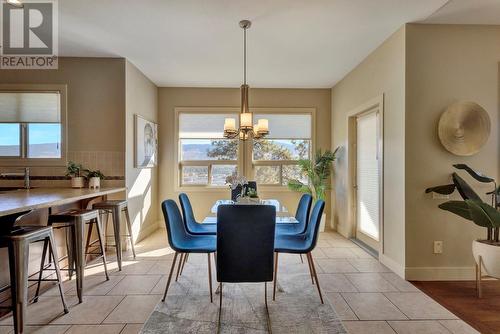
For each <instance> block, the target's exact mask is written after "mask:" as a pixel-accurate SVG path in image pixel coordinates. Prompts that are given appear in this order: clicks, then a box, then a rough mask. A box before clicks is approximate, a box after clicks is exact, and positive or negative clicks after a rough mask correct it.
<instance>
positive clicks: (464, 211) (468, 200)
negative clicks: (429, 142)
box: [425, 164, 500, 297]
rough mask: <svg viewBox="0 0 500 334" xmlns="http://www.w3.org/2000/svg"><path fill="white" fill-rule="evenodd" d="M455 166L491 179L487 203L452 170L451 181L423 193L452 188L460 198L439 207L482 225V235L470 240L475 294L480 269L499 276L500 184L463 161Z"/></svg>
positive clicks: (447, 192) (444, 192)
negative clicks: (475, 279)
mask: <svg viewBox="0 0 500 334" xmlns="http://www.w3.org/2000/svg"><path fill="white" fill-rule="evenodd" d="M453 167H455V168H456V169H460V170H465V171H466V172H467V173H469V175H470V176H472V177H473V178H474V179H475V180H476V181H478V182H481V183H491V184H492V185H493V190H492V191H491V192H488V193H487V195H491V204H490V203H486V202H484V201H483V200H482V199H481V197H480V196H479V195H478V194H477V193H476V192H475V191H474V190H473V189H472V187H471V186H470V185H469V184H468V183H467V182H465V180H464V179H462V178H461V177H460V176H459V175H458V174H457V173H456V172H455V173H453V174H452V175H451V178H452V180H453V183H452V184H446V185H442V186H437V187H432V188H428V189H426V191H425V192H426V193H431V192H433V193H438V194H441V195H451V194H452V193H453V192H455V190H457V191H458V193H459V194H460V196H461V197H462V199H463V200H462V201H457V200H451V201H447V202H445V203H442V204H440V205H439V208H440V209H442V210H446V211H449V212H451V213H454V214H456V215H458V216H460V217H462V218H465V219H467V220H470V221H472V222H474V223H475V224H476V225H478V226H480V227H483V228H485V229H486V239H477V240H474V241H472V254H473V255H474V259H475V261H476V270H478V271H479V272H476V278H478V279H479V281H478V295H479V297H481V276H482V275H481V272H482V270H485V271H486V273H487V274H488V275H489V276H492V277H495V278H500V211H499V210H500V196H499V195H500V188H497V183H496V181H495V179H493V178H491V177H488V176H485V175H483V174H482V173H479V172H477V171H475V170H473V169H472V168H470V167H469V166H467V165H465V164H456V165H453Z"/></svg>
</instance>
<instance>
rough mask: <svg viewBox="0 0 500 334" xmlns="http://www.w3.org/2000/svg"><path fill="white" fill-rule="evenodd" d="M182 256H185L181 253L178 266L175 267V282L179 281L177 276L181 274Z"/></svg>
mask: <svg viewBox="0 0 500 334" xmlns="http://www.w3.org/2000/svg"><path fill="white" fill-rule="evenodd" d="M184 256H185V254H184V253H181V258H180V259H179V265H178V266H177V275H175V281H176V282H177V280H178V279H179V274H180V272H181V265H182V261H184Z"/></svg>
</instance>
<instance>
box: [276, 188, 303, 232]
mask: <svg viewBox="0 0 500 334" xmlns="http://www.w3.org/2000/svg"><path fill="white" fill-rule="evenodd" d="M311 205H312V196H311V195H309V194H304V195H302V197H301V198H300V201H299V205H298V206H297V211H296V212H295V219H297V221H298V224H297V223H293V224H289V223H284V224H277V225H276V234H277V235H283V234H301V233H304V232H305V231H306V228H307V223H308V222H309V212H310V211H311Z"/></svg>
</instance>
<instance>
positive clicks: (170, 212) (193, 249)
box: [161, 199, 216, 302]
mask: <svg viewBox="0 0 500 334" xmlns="http://www.w3.org/2000/svg"><path fill="white" fill-rule="evenodd" d="M161 209H162V211H163V217H164V219H165V225H166V227H167V236H168V242H169V244H170V247H172V249H173V250H174V251H175V255H174V261H173V262H172V267H171V268H170V273H169V275H168V280H167V286H166V287H165V293H164V294H163V299H162V301H163V302H164V301H165V298H166V297H167V292H168V287H169V286H170V282H171V280H172V274H173V272H174V267H175V263H176V261H177V257H178V256H179V254H181V259H180V260H179V268H180V266H181V263H182V262H183V260H182V254H186V255H187V254H190V253H207V256H208V286H209V289H210V302H213V297H212V267H211V261H210V254H211V253H214V252H215V250H216V237H215V235H192V234H190V233H188V231H187V230H186V227H185V225H184V223H183V221H182V216H181V212H180V211H179V208H178V207H177V204H176V203H175V201H173V200H171V199H169V200H165V201H163V203H162V204H161Z"/></svg>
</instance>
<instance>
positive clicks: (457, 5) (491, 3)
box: [422, 0, 500, 25]
mask: <svg viewBox="0 0 500 334" xmlns="http://www.w3.org/2000/svg"><path fill="white" fill-rule="evenodd" d="M422 23H439V24H496V25H498V24H500V0H452V1H450V2H449V3H448V4H447V5H446V6H443V8H441V9H440V10H438V11H437V12H436V13H434V14H433V15H431V16H429V17H428V18H427V19H425V20H423V21H422Z"/></svg>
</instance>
